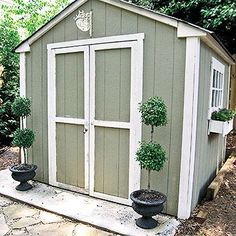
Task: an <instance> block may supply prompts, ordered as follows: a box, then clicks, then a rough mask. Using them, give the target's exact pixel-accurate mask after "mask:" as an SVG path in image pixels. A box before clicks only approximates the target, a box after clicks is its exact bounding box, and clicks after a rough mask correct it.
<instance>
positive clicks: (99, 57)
mask: <svg viewBox="0 0 236 236" xmlns="http://www.w3.org/2000/svg"><path fill="white" fill-rule="evenodd" d="M95 58H96V59H95V71H96V78H95V119H96V120H102V121H116V122H117V121H123V122H129V121H130V87H131V52H130V49H109V50H99V51H96V54H95ZM121 144H122V145H121ZM128 144H129V131H127V130H121V129H113V128H98V127H97V128H95V177H94V179H95V191H96V192H100V193H105V194H110V195H112V196H117V197H123V198H128V189H129V187H128V186H129V185H128V179H129V148H128Z"/></svg>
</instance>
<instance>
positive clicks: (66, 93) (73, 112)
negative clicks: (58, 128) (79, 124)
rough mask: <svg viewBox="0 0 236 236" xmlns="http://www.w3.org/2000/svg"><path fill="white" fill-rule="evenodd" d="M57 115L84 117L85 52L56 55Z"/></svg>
mask: <svg viewBox="0 0 236 236" xmlns="http://www.w3.org/2000/svg"><path fill="white" fill-rule="evenodd" d="M56 116H57V117H68V118H81V119H84V53H83V52H74V53H66V54H57V55H56Z"/></svg>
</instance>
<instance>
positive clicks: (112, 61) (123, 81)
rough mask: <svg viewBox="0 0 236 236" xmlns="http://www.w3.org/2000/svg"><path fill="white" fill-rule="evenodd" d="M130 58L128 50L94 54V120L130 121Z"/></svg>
mask: <svg viewBox="0 0 236 236" xmlns="http://www.w3.org/2000/svg"><path fill="white" fill-rule="evenodd" d="M130 57H131V53H130V49H115V50H105V51H103V50H102V51H97V52H96V60H95V61H96V81H95V87H96V92H95V94H96V96H95V119H96V120H107V121H123V122H129V121H130V85H131V81H130V77H131V72H130V69H131V61H130Z"/></svg>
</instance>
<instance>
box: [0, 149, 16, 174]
mask: <svg viewBox="0 0 236 236" xmlns="http://www.w3.org/2000/svg"><path fill="white" fill-rule="evenodd" d="M18 150H19V149H18V148H17V147H1V148H0V170H4V169H7V168H9V167H10V166H12V165H14V164H17V159H18V154H19V151H18Z"/></svg>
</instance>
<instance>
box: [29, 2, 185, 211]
mask: <svg viewBox="0 0 236 236" xmlns="http://www.w3.org/2000/svg"><path fill="white" fill-rule="evenodd" d="M80 9H84V10H85V11H86V12H88V11H90V10H93V37H94V38H96V37H104V36H112V35H123V34H132V33H145V39H144V74H143V79H144V85H143V100H145V99H147V98H148V97H150V96H153V95H158V96H161V97H163V99H164V100H165V102H166V104H167V107H168V121H169V122H168V125H167V126H166V127H162V128H159V129H157V130H156V132H155V139H156V140H157V141H158V142H160V143H161V144H162V145H164V147H165V149H166V152H167V157H168V160H167V163H166V164H165V167H164V169H163V170H162V171H161V172H159V173H152V177H151V187H152V188H153V189H157V190H159V191H161V192H163V193H165V194H167V196H168V202H167V204H166V212H167V213H169V214H173V215H176V214H177V206H178V189H179V177H180V158H181V140H182V123H183V122H182V117H183V99H184V96H183V94H184V73H185V42H186V40H185V39H178V38H177V32H176V29H175V28H173V27H171V26H168V25H165V24H162V23H159V22H157V21H154V20H151V19H148V18H146V17H143V16H140V15H137V14H134V13H131V12H129V11H126V10H123V9H120V8H117V7H114V6H111V5H109V4H105V3H102V2H99V1H97V0H90V1H88V2H86V3H85V4H84V5H82V6H81V7H80ZM76 14H78V10H77V11H75V12H73V13H72V14H70V15H69V16H68V17H66V18H65V19H64V20H63V21H61V22H60V23H58V24H57V25H56V26H55V27H53V28H52V29H51V30H50V31H48V32H47V33H46V34H45V35H43V36H42V37H41V38H40V39H38V40H37V41H36V42H34V43H33V44H32V45H31V51H30V52H29V53H27V54H26V95H27V96H28V97H31V98H32V116H31V118H29V119H28V121H27V125H28V126H29V127H32V128H33V129H34V130H35V132H36V141H35V143H34V145H33V148H32V150H30V151H29V156H30V158H32V161H33V162H34V163H35V164H37V165H38V167H39V168H38V171H37V179H38V180H40V181H43V182H46V183H47V182H48V136H47V135H48V132H47V131H48V123H47V119H48V117H47V44H48V43H56V42H63V41H71V40H77V39H86V38H89V35H88V33H87V32H82V31H79V30H78V28H77V27H76V24H75V22H74V19H73V17H74V16H75V15H76ZM148 132H149V129H147V128H145V127H144V128H143V139H146V140H148V139H149V133H148ZM141 185H142V187H146V185H147V178H146V175H145V173H144V171H143V172H142V177H141Z"/></svg>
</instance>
